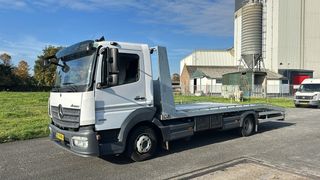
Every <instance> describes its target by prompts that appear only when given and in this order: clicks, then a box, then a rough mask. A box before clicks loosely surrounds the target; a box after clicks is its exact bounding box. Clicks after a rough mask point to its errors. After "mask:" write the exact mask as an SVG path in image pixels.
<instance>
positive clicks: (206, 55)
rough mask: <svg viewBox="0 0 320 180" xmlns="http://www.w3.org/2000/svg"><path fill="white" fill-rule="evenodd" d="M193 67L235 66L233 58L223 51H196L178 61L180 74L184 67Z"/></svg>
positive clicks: (229, 53)
mask: <svg viewBox="0 0 320 180" xmlns="http://www.w3.org/2000/svg"><path fill="white" fill-rule="evenodd" d="M185 64H186V65H194V66H235V65H236V64H237V63H236V62H235V59H234V56H233V54H232V53H231V52H230V51H225V50H221V51H219V50H198V51H194V52H193V53H192V54H190V55H189V56H187V57H185V58H184V59H182V60H181V61H180V74H181V73H182V69H183V67H184V65H185Z"/></svg>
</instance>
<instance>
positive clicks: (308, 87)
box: [300, 84, 320, 92]
mask: <svg viewBox="0 0 320 180" xmlns="http://www.w3.org/2000/svg"><path fill="white" fill-rule="evenodd" d="M300 91H301V92H320V84H302V85H301V86H300Z"/></svg>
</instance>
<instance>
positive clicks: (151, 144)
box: [126, 126, 158, 161]
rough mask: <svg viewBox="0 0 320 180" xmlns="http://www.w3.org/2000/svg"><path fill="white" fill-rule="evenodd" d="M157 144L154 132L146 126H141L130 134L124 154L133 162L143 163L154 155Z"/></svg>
mask: <svg viewBox="0 0 320 180" xmlns="http://www.w3.org/2000/svg"><path fill="white" fill-rule="evenodd" d="M157 144H158V142H157V137H156V134H155V132H154V130H153V129H152V128H150V127H147V126H141V127H138V128H136V129H134V130H133V132H132V133H131V134H130V137H129V139H128V144H127V152H126V154H127V156H128V157H129V158H131V159H132V160H133V161H144V160H147V159H150V158H151V157H153V156H154V155H155V153H156V150H157Z"/></svg>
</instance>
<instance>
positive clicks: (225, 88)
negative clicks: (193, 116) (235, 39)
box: [180, 84, 296, 98]
mask: <svg viewBox="0 0 320 180" xmlns="http://www.w3.org/2000/svg"><path fill="white" fill-rule="evenodd" d="M180 89H181V91H180V92H181V94H183V95H196V96H222V97H226V98H228V97H232V96H237V95H239V94H241V95H243V96H244V97H292V96H293V95H294V93H295V92H296V89H295V87H294V86H293V85H288V84H280V85H267V86H260V85H255V86H254V87H253V88H252V89H251V88H249V89H241V88H240V87H239V86H238V85H221V84H217V85H195V86H188V87H185V86H181V87H180Z"/></svg>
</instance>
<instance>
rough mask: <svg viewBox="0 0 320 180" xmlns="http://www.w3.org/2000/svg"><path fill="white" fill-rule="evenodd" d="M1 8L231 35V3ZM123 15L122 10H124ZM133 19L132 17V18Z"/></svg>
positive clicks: (84, 2)
mask: <svg viewBox="0 0 320 180" xmlns="http://www.w3.org/2000/svg"><path fill="white" fill-rule="evenodd" d="M0 4H1V5H0V9H3V8H8V6H9V7H12V8H14V9H37V8H38V9H48V10H50V11H51V10H58V9H72V10H74V11H88V12H94V11H96V10H113V11H115V10H116V11H120V12H121V11H123V10H125V11H126V13H128V12H132V14H133V15H136V17H135V19H134V20H135V22H142V23H152V24H160V25H169V26H170V30H171V31H173V32H175V33H184V34H187V33H192V34H199V35H206V36H232V35H233V7H234V0H201V1H199V0H157V1H152V0H145V1H141V0H118V1H109V0H77V1H75V0H59V1H57V0H38V1H30V0H26V1H22V0H16V1H7V0H0ZM123 12H124V11H123ZM133 17H134V16H133Z"/></svg>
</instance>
